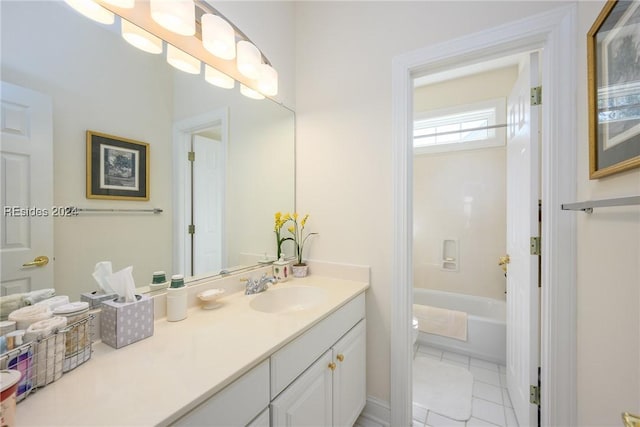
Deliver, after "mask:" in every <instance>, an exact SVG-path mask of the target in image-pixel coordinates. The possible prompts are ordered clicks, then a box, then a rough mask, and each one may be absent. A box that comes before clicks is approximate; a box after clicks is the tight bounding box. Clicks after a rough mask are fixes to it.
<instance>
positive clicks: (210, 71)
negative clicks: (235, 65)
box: [204, 64, 236, 89]
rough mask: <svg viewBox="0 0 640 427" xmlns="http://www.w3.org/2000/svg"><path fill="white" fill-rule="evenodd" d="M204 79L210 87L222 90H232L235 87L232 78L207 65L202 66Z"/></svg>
mask: <svg viewBox="0 0 640 427" xmlns="http://www.w3.org/2000/svg"><path fill="white" fill-rule="evenodd" d="M204 79H205V80H206V81H207V82H209V83H211V84H212V85H214V86H218V87H221V88H223V89H233V88H234V87H235V85H236V81H235V80H234V79H233V78H231V77H229V76H227V75H226V74H224V73H221V72H220V71H218V70H216V69H215V68H213V67H211V66H210V65H207V64H205V66H204Z"/></svg>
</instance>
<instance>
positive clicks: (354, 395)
mask: <svg viewBox="0 0 640 427" xmlns="http://www.w3.org/2000/svg"><path fill="white" fill-rule="evenodd" d="M366 347H367V345H366V320H364V319H363V320H361V321H360V323H358V324H357V325H356V326H354V327H353V329H351V330H350V331H349V332H348V333H347V334H346V335H345V336H344V337H342V338H341V339H340V341H338V342H337V343H336V344H335V345H334V347H333V356H334V357H333V360H334V361H335V363H336V365H337V367H336V369H335V370H334V371H333V425H334V426H352V425H353V424H354V423H355V421H356V420H357V419H358V416H359V415H360V412H362V409H363V408H364V405H365V403H366V400H367V379H366V377H367V373H366V365H367V354H366Z"/></svg>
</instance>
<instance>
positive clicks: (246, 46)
mask: <svg viewBox="0 0 640 427" xmlns="http://www.w3.org/2000/svg"><path fill="white" fill-rule="evenodd" d="M236 63H237V66H238V71H240V74H242V75H243V76H245V77H248V78H250V79H252V80H255V79H257V78H258V77H260V72H259V67H260V64H261V63H262V55H261V54H260V51H259V50H258V48H257V47H256V46H255V45H254V44H253V43H251V42H250V41H247V40H240V41H239V42H238V58H237V60H236Z"/></svg>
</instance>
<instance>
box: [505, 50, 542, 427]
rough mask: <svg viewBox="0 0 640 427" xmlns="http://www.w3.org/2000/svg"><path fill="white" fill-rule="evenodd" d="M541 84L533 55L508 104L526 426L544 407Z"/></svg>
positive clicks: (513, 363) (514, 319) (511, 313)
mask: <svg viewBox="0 0 640 427" xmlns="http://www.w3.org/2000/svg"><path fill="white" fill-rule="evenodd" d="M538 80H539V77H538V54H537V53H533V54H531V55H530V58H529V61H528V63H527V64H525V66H524V67H522V68H521V71H520V75H519V77H518V81H517V82H516V84H515V86H514V88H513V90H512V92H511V95H510V96H509V99H508V101H507V123H508V126H507V253H508V254H509V256H510V263H509V266H508V272H507V384H508V388H509V396H510V397H511V401H512V403H513V408H514V411H515V413H516V417H517V418H518V423H519V424H520V426H521V427H525V426H536V425H537V424H538V407H537V405H534V404H531V403H530V402H529V401H530V398H529V395H530V386H531V385H534V386H537V385H538V366H539V365H538V363H539V341H538V336H539V293H538V256H536V255H531V249H530V238H531V237H534V236H538V198H539V153H538V149H539V148H538V147H539V144H538V139H539V118H538V116H539V111H538V110H539V108H540V107H532V106H531V101H530V96H531V95H530V94H531V88H532V87H535V86H538Z"/></svg>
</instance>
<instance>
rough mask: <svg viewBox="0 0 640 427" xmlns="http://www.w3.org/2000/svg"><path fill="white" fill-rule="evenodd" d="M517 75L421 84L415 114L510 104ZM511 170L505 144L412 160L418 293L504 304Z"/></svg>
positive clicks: (507, 72) (503, 71)
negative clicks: (446, 261) (447, 246)
mask: <svg viewBox="0 0 640 427" xmlns="http://www.w3.org/2000/svg"><path fill="white" fill-rule="evenodd" d="M517 77H518V67H517V66H511V67H507V68H500V69H497V70H491V71H487V72H483V73H478V74H474V75H471V76H465V77H461V78H457V79H454V80H449V81H446V82H441V83H436V84H430V85H427V86H421V87H419V88H416V89H415V91H414V100H413V101H414V102H413V103H414V112H415V113H419V112H423V111H429V110H437V109H442V108H448V107H454V106H460V105H464V104H471V103H473V102H479V101H485V100H489V99H494V98H505V99H506V97H507V96H508V95H509V93H510V92H511V88H512V87H513V84H514V83H515V81H516V78H517ZM505 102H506V101H505ZM505 120H506V119H505ZM506 166H507V165H506V149H505V147H504V146H502V147H493V148H484V149H476V150H464V151H454V152H445V153H437V154H435V153H434V154H422V155H414V157H413V256H414V257H413V286H414V287H418V288H427V289H439V290H443V291H449V292H458V293H464V294H469V295H475V296H483V297H489V298H496V299H500V300H504V299H505V287H506V279H505V277H504V273H503V271H502V269H501V268H500V267H499V266H498V258H499V257H500V256H503V255H504V254H505V253H506V229H507V224H506V203H507V201H506ZM450 238H454V239H457V241H458V260H457V261H458V263H457V270H455V271H452V270H446V269H442V268H441V267H442V245H443V240H444V239H450Z"/></svg>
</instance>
